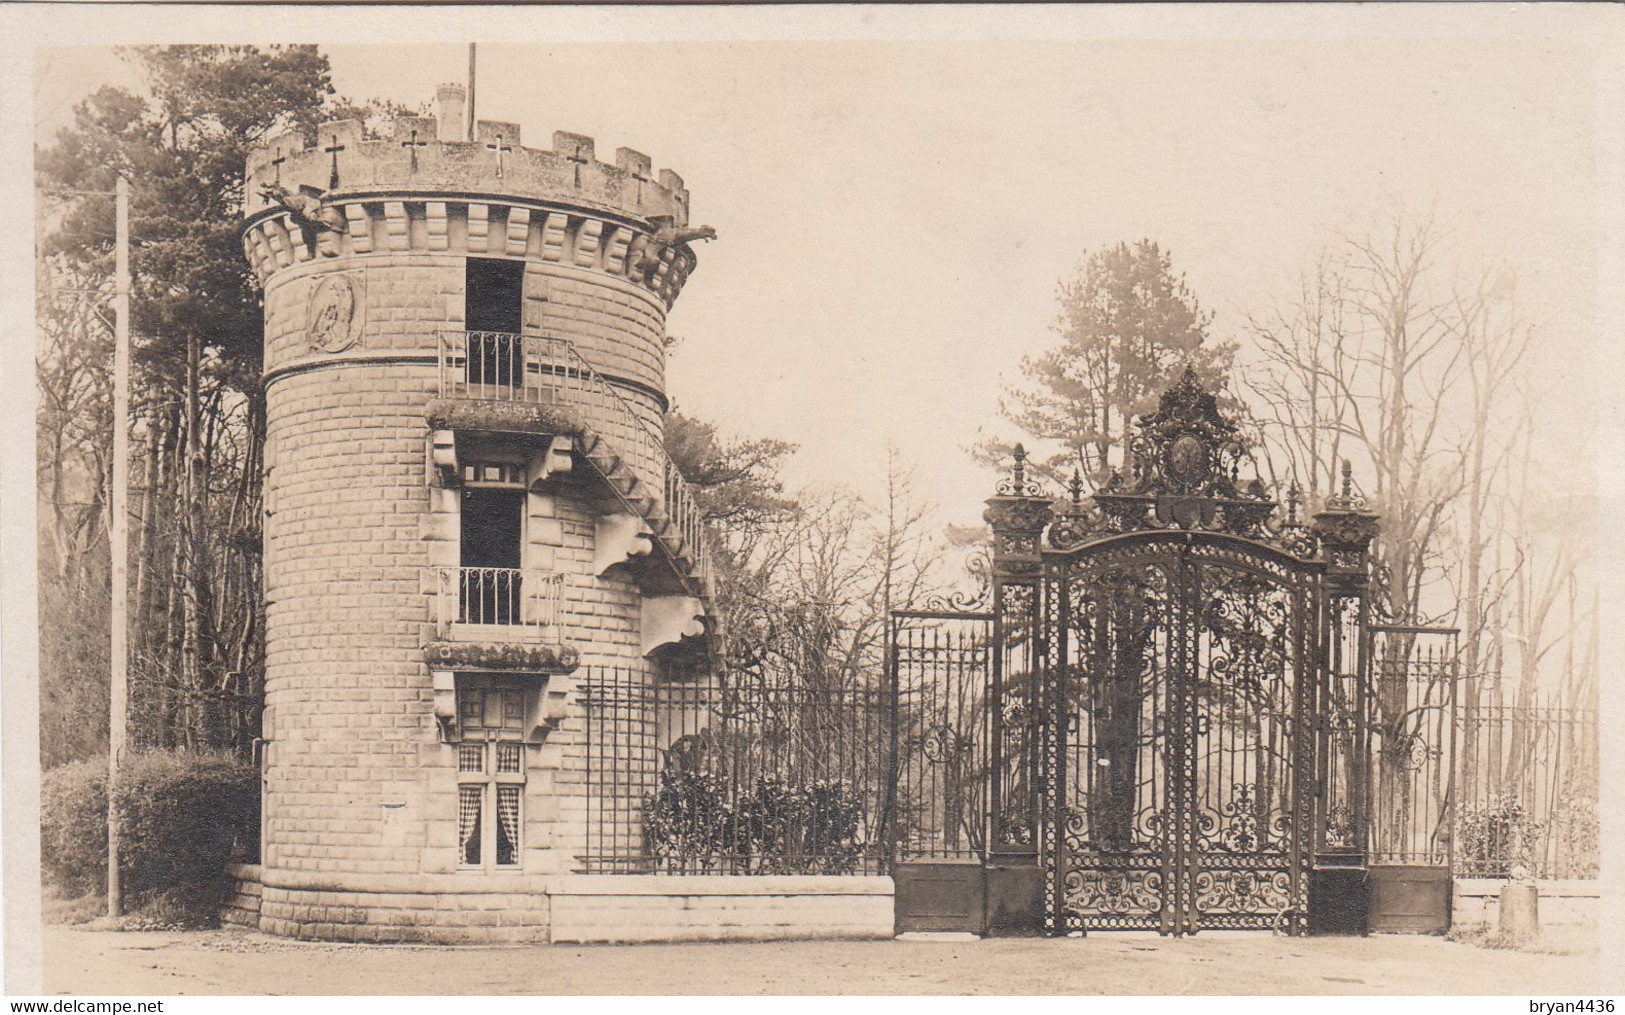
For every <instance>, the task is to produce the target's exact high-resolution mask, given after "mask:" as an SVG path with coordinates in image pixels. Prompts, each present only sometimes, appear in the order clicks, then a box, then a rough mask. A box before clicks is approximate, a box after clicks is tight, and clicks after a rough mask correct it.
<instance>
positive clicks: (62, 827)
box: [40, 758, 107, 898]
mask: <svg viewBox="0 0 1625 1015" xmlns="http://www.w3.org/2000/svg"><path fill="white" fill-rule="evenodd" d="M40 866H41V869H42V872H43V873H44V876H45V880H46V882H47V883H48V884H49V885H50V886H51V887H52V888H55V889H56V890H57V891H58V892H60V893H61V894H62V895H64V896H67V897H70V898H77V897H79V896H81V895H87V894H90V893H92V892H98V891H101V890H103V888H104V887H105V886H106V884H107V759H106V758H91V759H88V760H85V761H75V762H73V763H71V764H67V765H61V766H58V767H57V768H52V769H48V770H47V771H45V772H44V773H43V774H42V775H41V777H40Z"/></svg>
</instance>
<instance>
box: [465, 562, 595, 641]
mask: <svg viewBox="0 0 1625 1015" xmlns="http://www.w3.org/2000/svg"><path fill="white" fill-rule="evenodd" d="M435 572H436V579H437V580H436V586H437V589H438V594H437V595H436V597H435V602H436V610H435V613H436V616H435V620H436V622H437V624H438V626H439V630H440V633H441V634H442V635H445V634H446V633H447V632H448V631H449V630H450V628H451V625H453V624H465V625H480V626H503V627H528V628H535V629H538V630H539V631H541V632H542V633H543V634H544V635H545V634H547V633H556V632H557V631H558V629H559V620H560V604H561V600H562V599H563V591H564V580H565V576H564V575H562V574H559V573H557V572H552V571H526V570H522V569H520V568H513V567H440V568H435Z"/></svg>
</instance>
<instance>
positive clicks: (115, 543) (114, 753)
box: [107, 176, 130, 917]
mask: <svg viewBox="0 0 1625 1015" xmlns="http://www.w3.org/2000/svg"><path fill="white" fill-rule="evenodd" d="M114 202H115V204H116V206H117V209H116V215H117V225H116V227H115V231H116V235H115V238H114V248H115V249H114V254H113V257H114V272H113V314H114V322H113V342H114V345H113V496H112V508H113V519H112V527H111V531H110V533H109V536H108V543H109V546H110V548H111V550H112V556H113V567H112V572H113V574H112V585H113V589H112V592H113V602H112V621H113V624H112V627H113V631H112V645H111V650H112V651H111V656H110V659H111V664H112V665H111V672H110V674H109V701H108V712H107V915H108V916H114V917H116V916H119V915H121V914H122V913H123V911H124V898H123V891H122V889H123V885H122V884H121V883H120V878H119V852H120V850H119V847H120V844H121V839H122V838H123V836H122V834H121V833H122V831H123V829H122V828H120V822H119V813H118V807H117V805H116V804H115V803H114V798H113V787H114V784H115V783H116V782H117V780H118V772H119V761H120V760H121V759H122V758H123V755H124V733H125V725H126V723H127V721H128V713H129V697H128V681H129V656H130V653H129V573H128V572H129V563H130V562H129V540H130V508H129V496H130V489H129V487H130V477H129V472H130V458H129V454H130V449H129V439H130V434H129V420H130V182H129V181H128V180H126V179H125V178H124V177H123V176H120V177H119V178H118V185H117V188H116V189H115V190H114Z"/></svg>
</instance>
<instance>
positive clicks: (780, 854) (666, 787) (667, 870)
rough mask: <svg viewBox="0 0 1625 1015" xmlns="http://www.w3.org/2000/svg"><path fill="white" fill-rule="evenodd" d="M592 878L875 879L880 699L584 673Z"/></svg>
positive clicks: (883, 840)
mask: <svg viewBox="0 0 1625 1015" xmlns="http://www.w3.org/2000/svg"><path fill="white" fill-rule="evenodd" d="M583 685H584V686H583V702H584V704H585V706H586V713H587V724H586V744H585V749H586V761H587V771H586V779H585V782H584V791H585V809H586V817H587V829H586V841H585V843H584V847H585V848H584V850H583V852H582V853H581V854H580V863H581V869H582V870H583V871H585V872H588V873H621V874H728V875H760V874H878V873H882V872H883V871H884V870H885V869H886V867H887V863H888V857H889V852H890V838H889V832H888V829H887V821H888V814H887V807H886V803H887V792H886V787H887V784H888V772H889V748H888V746H887V745H888V742H889V737H888V736H887V734H886V730H887V728H888V722H889V715H890V696H889V695H888V694H887V693H886V691H885V690H884V689H882V688H867V687H858V688H844V689H831V690H821V689H817V688H812V687H807V686H769V685H766V684H763V683H761V682H760V681H758V680H753V679H751V678H748V677H742V676H741V677H736V682H735V683H729V684H725V683H699V684H680V683H660V684H655V685H651V684H649V683H648V682H647V681H646V680H645V679H644V677H643V674H642V673H641V672H639V671H632V670H622V669H618V668H611V667H601V668H595V669H593V670H591V671H589V673H588V675H587V678H586V679H585V680H584V681H583Z"/></svg>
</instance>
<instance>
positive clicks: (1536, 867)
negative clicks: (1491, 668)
mask: <svg viewBox="0 0 1625 1015" xmlns="http://www.w3.org/2000/svg"><path fill="white" fill-rule="evenodd" d="M1370 646H1371V667H1372V670H1371V672H1372V680H1373V686H1374V688H1375V691H1376V694H1375V702H1374V708H1373V712H1372V715H1371V723H1370V727H1371V744H1372V773H1371V785H1372V799H1371V862H1372V863H1378V864H1398V865H1406V866H1423V865H1431V866H1448V867H1449V869H1450V870H1451V872H1452V873H1453V874H1454V875H1455V876H1457V877H1490V878H1495V877H1512V876H1515V875H1517V874H1519V873H1521V872H1524V871H1527V872H1528V874H1529V875H1530V876H1533V877H1537V878H1594V877H1596V876H1597V871H1598V815H1597V801H1598V785H1599V782H1598V761H1597V751H1598V726H1597V714H1596V712H1595V711H1594V710H1592V709H1585V708H1569V707H1561V706H1553V705H1549V704H1545V703H1542V702H1541V701H1540V700H1539V699H1538V698H1535V697H1533V696H1531V697H1529V698H1527V699H1526V701H1525V702H1524V703H1523V704H1520V705H1516V706H1508V705H1502V704H1493V705H1487V704H1478V703H1476V702H1477V701H1478V700H1479V695H1480V693H1481V689H1482V683H1483V681H1484V679H1485V678H1484V675H1482V674H1470V673H1462V672H1461V671H1460V668H1459V666H1458V646H1457V638H1456V632H1455V631H1452V630H1447V629H1440V628H1421V627H1372V628H1371V641H1370ZM1475 685H1476V686H1475ZM1497 697H1498V696H1497ZM1463 700H1465V702H1467V703H1463ZM1492 700H1493V699H1492Z"/></svg>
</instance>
